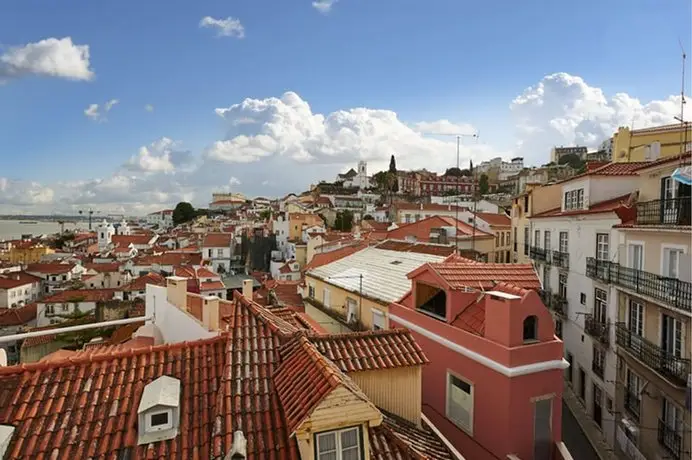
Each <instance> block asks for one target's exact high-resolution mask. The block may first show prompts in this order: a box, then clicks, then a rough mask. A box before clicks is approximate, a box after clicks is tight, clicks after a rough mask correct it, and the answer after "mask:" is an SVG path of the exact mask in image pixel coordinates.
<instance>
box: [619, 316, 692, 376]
mask: <svg viewBox="0 0 692 460" xmlns="http://www.w3.org/2000/svg"><path fill="white" fill-rule="evenodd" d="M615 336H616V340H617V344H618V346H619V347H623V348H624V349H625V350H627V352H628V353H629V354H631V355H632V356H634V357H635V358H637V359H638V360H639V361H641V362H642V363H644V364H645V365H647V366H648V367H649V368H651V369H653V370H654V371H656V372H658V373H659V374H661V375H662V376H664V377H666V378H668V379H670V380H671V381H672V382H673V383H675V384H677V385H679V386H681V387H684V386H686V385H687V376H688V375H689V374H690V372H691V369H692V366H691V363H690V360H689V359H683V358H680V357H678V356H675V355H674V354H673V353H670V352H668V351H666V350H664V349H663V348H661V347H659V346H658V345H656V344H655V343H653V342H650V341H648V340H646V339H645V338H644V337H640V336H639V335H637V334H635V333H634V332H632V331H630V330H629V329H628V328H627V325H626V324H625V323H617V325H616V328H615Z"/></svg>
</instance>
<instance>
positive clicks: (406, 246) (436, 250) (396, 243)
mask: <svg viewBox="0 0 692 460" xmlns="http://www.w3.org/2000/svg"><path fill="white" fill-rule="evenodd" d="M375 248H377V249H386V250H387V251H399V252H415V253H418V254H430V255H434V256H449V255H452V254H454V253H455V252H456V250H455V249H454V246H452V245H450V244H435V243H411V242H408V241H401V240H394V239H388V240H385V241H383V242H381V243H379V244H378V245H376V246H375Z"/></svg>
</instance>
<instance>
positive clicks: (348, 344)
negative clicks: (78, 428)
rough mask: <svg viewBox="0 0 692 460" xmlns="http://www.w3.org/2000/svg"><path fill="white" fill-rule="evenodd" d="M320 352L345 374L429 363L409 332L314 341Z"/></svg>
mask: <svg viewBox="0 0 692 460" xmlns="http://www.w3.org/2000/svg"><path fill="white" fill-rule="evenodd" d="M310 341H311V342H312V343H314V344H315V346H316V347H317V349H318V350H319V351H320V352H321V353H322V354H323V355H325V356H326V357H327V358H329V359H330V360H332V361H333V362H334V364H336V365H337V366H338V367H339V369H341V370H342V371H343V372H358V371H371V370H379V369H394V368H398V367H409V366H419V365H422V364H426V363H428V359H427V358H426V356H425V354H424V353H423V350H422V349H421V348H420V346H419V345H418V344H417V343H416V341H415V339H414V338H413V336H412V335H411V332H410V331H409V330H408V329H390V330H379V331H367V332H353V333H348V334H332V335H324V336H319V337H311V338H310Z"/></svg>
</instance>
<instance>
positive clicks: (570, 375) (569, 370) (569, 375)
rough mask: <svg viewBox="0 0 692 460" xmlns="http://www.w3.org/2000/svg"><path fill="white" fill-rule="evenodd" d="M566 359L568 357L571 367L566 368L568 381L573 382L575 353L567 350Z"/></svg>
mask: <svg viewBox="0 0 692 460" xmlns="http://www.w3.org/2000/svg"><path fill="white" fill-rule="evenodd" d="M565 359H566V360H567V362H568V363H569V367H567V369H565V378H566V379H567V381H568V382H569V383H570V384H571V383H572V372H573V371H572V368H573V366H572V362H573V361H574V355H572V353H570V352H569V351H568V352H567V356H566V357H565Z"/></svg>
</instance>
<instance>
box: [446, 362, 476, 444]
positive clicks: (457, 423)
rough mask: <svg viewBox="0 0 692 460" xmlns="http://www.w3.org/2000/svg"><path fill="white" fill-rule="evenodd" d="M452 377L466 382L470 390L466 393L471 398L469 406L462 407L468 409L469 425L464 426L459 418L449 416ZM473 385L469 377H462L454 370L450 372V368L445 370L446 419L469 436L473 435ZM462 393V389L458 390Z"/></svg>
mask: <svg viewBox="0 0 692 460" xmlns="http://www.w3.org/2000/svg"><path fill="white" fill-rule="evenodd" d="M452 377H453V378H455V379H458V380H461V381H462V382H464V383H466V384H467V385H468V386H469V388H470V390H471V393H467V394H468V395H469V396H468V397H469V398H470V399H471V403H470V407H468V408H464V409H466V410H467V411H468V414H469V426H464V425H463V424H462V423H461V422H460V421H459V420H455V419H453V418H451V417H450V406H451V402H452V401H451V399H450V397H451V390H452ZM474 387H475V385H474V384H473V382H471V381H470V380H469V379H467V378H465V377H462V376H461V375H459V374H457V373H456V372H452V371H450V370H447V376H446V380H445V416H446V417H447V419H448V420H450V421H451V422H452V423H454V425H455V426H457V427H458V428H460V429H461V430H463V431H464V432H466V433H468V434H469V435H470V436H473V410H474V406H475V400H474V396H475V394H474V393H475V390H474ZM460 391H462V392H464V393H466V392H465V391H464V390H460Z"/></svg>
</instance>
